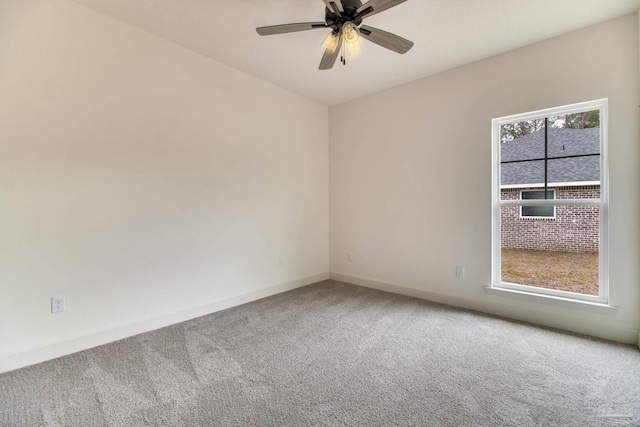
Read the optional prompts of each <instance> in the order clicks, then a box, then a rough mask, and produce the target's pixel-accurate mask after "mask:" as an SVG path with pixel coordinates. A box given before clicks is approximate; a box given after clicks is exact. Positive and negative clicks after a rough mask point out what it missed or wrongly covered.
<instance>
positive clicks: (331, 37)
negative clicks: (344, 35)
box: [322, 31, 339, 52]
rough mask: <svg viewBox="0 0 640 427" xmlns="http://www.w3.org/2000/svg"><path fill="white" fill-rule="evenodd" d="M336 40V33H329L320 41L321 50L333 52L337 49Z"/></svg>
mask: <svg viewBox="0 0 640 427" xmlns="http://www.w3.org/2000/svg"><path fill="white" fill-rule="evenodd" d="M338 39H339V37H338V33H337V32H336V31H332V32H330V33H329V34H327V37H325V38H324V40H323V41H322V48H323V49H325V50H327V51H329V52H335V50H336V49H337V48H338Z"/></svg>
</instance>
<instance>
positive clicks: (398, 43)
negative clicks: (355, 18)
mask: <svg viewBox="0 0 640 427" xmlns="http://www.w3.org/2000/svg"><path fill="white" fill-rule="evenodd" d="M360 35H361V36H362V37H364V38H365V39H367V40H369V41H370V42H373V43H375V44H377V45H380V46H382V47H385V48H387V49H390V50H392V51H394V52H398V53H407V51H408V50H409V49H411V48H412V47H413V42H412V41H409V40H407V39H403V38H402V37H400V36H396V35H395V34H391V33H388V32H386V31H382V30H380V29H378V28H373V27H369V26H368V25H363V26H361V27H360Z"/></svg>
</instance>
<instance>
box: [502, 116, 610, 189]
mask: <svg viewBox="0 0 640 427" xmlns="http://www.w3.org/2000/svg"><path fill="white" fill-rule="evenodd" d="M548 140H549V144H548V153H547V157H548V158H550V159H549V160H548V165H547V171H548V177H547V182H550V183H559V182H563V183H565V182H566V183H570V182H593V181H598V182H599V181H600V156H599V154H600V129H599V128H590V129H568V128H550V129H549V133H548ZM585 154H597V155H594V156H587V157H572V158H565V159H553V157H565V156H579V155H585ZM500 158H501V161H502V162H509V161H514V160H530V161H524V162H519V163H503V164H502V165H501V175H502V180H501V184H502V185H514V184H541V183H543V182H544V161H543V160H531V159H540V158H544V129H543V130H540V131H537V132H534V133H531V134H529V135H525V136H523V137H520V138H517V139H514V140H512V141H508V142H505V143H502V144H501V145H500Z"/></svg>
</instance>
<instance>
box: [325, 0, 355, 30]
mask: <svg viewBox="0 0 640 427" xmlns="http://www.w3.org/2000/svg"><path fill="white" fill-rule="evenodd" d="M360 6H362V2H361V1H360V0H342V8H343V9H344V12H341V13H340V15H341V16H338V15H336V14H335V13H333V12H331V11H330V10H329V8H328V7H327V8H325V22H326V23H327V25H328V26H330V27H331V28H333V29H334V30H337V29H338V28H340V27H342V25H343V24H344V23H345V22H353V23H354V24H355V25H356V26H358V25H360V24H362V18H358V19H353V17H354V16H355V15H356V13H357V11H358V8H359V7H360Z"/></svg>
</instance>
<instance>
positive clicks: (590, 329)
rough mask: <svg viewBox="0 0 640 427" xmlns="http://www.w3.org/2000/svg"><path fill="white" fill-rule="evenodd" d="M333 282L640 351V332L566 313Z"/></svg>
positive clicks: (341, 277)
mask: <svg viewBox="0 0 640 427" xmlns="http://www.w3.org/2000/svg"><path fill="white" fill-rule="evenodd" d="M331 279H333V280H337V281H340V282H345V283H350V284H353V285H358V286H364V287H367V288H372V289H378V290H381V291H386V292H391V293H394V294H400V295H406V296H410V297H414V298H420V299H424V300H428V301H433V302H437V303H441V304H447V305H451V306H454V307H461V308H466V309H469V310H474V311H479V312H482V313H486V314H492V315H495V316H500V317H506V318H510V319H514V320H519V321H523V322H528V323H534V324H538V325H542V326H547V327H551V328H557V329H563V330H566V331H570V332H576V333H579V334H584V335H590V336H594V337H598V338H604V339H607V340H612V341H618V342H623V343H627V344H637V345H638V346H639V347H640V331H638V329H635V328H627V327H623V326H619V325H613V324H610V323H605V322H598V321H597V320H589V319H585V318H584V316H582V317H580V318H578V317H573V316H570V315H567V314H565V313H552V312H548V311H540V310H536V309H533V308H523V307H522V306H519V305H511V304H508V303H505V302H500V301H489V300H486V299H477V300H476V299H471V298H460V297H453V296H450V295H445V294H440V293H436V292H430V291H424V290H420V289H415V288H411V287H407V286H402V285H397V284H393V283H386V282H382V281H378V280H375V279H370V278H366V277H360V276H355V275H351V274H345V273H336V272H331Z"/></svg>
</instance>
